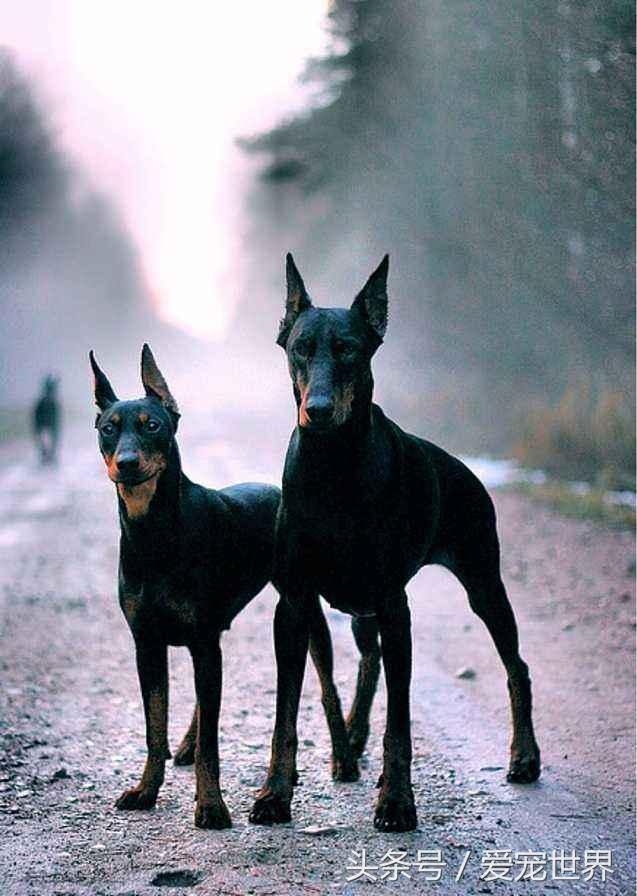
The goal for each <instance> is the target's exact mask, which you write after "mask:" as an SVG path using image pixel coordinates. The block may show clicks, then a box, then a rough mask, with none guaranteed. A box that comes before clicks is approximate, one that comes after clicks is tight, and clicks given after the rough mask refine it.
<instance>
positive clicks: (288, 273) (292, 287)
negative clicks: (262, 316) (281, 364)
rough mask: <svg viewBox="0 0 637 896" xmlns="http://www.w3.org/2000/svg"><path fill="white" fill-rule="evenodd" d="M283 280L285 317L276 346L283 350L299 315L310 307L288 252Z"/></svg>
mask: <svg viewBox="0 0 637 896" xmlns="http://www.w3.org/2000/svg"><path fill="white" fill-rule="evenodd" d="M285 278H286V281H287V288H288V295H287V299H286V302H285V317H284V318H283V320H282V321H281V324H280V326H279V335H278V336H277V340H276V341H277V345H280V346H281V347H282V348H285V344H286V342H287V341H288V336H289V335H290V330H291V329H292V327H293V326H294V322H295V321H296V319H297V317H298V316H299V314H301V312H302V311H307V309H308V308H311V307H312V301H311V299H310V297H309V295H308V294H307V290H306V288H305V283H303V278H302V277H301V275H300V274H299V272H298V270H297V267H296V265H295V264H294V259H293V258H292V255H291V254H290V253H289V252H288V254H287V256H286V259H285Z"/></svg>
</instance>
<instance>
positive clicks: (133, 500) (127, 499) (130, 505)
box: [117, 476, 158, 520]
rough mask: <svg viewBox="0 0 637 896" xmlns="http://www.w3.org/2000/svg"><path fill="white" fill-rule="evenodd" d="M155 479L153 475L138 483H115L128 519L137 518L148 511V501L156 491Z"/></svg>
mask: <svg viewBox="0 0 637 896" xmlns="http://www.w3.org/2000/svg"><path fill="white" fill-rule="evenodd" d="M157 479H158V477H157V476H153V478H152V479H147V480H146V482H142V483H141V484H140V485H124V483H123V482H118V483H117V491H118V492H119V496H120V498H121V499H122V501H123V502H124V505H125V506H126V513H127V514H128V518H129V519H130V520H138V519H140V518H141V517H143V516H146V514H147V513H148V509H149V507H150V502H151V501H152V500H153V498H154V497H155V492H156V491H157Z"/></svg>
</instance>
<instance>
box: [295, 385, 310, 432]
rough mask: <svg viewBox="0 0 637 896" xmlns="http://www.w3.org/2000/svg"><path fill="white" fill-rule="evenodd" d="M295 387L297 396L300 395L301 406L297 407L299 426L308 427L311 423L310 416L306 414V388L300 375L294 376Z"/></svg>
mask: <svg viewBox="0 0 637 896" xmlns="http://www.w3.org/2000/svg"><path fill="white" fill-rule="evenodd" d="M296 385H297V388H298V390H299V394H300V395H301V404H300V406H299V426H309V424H310V423H311V422H312V421H311V420H310V416H309V414H308V412H307V399H308V387H307V383H304V382H303V379H302V377H301V374H300V373H297V375H296Z"/></svg>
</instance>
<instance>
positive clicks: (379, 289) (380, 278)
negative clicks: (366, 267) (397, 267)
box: [352, 255, 389, 342]
mask: <svg viewBox="0 0 637 896" xmlns="http://www.w3.org/2000/svg"><path fill="white" fill-rule="evenodd" d="M388 270H389V255H385V257H384V258H383V260H382V261H381V263H380V264H379V265H378V267H377V268H376V270H375V271H374V273H373V274H372V275H371V277H370V278H369V280H368V281H367V283H366V284H365V286H364V287H363V288H362V289H361V291H360V292H359V294H358V295H357V296H356V298H355V299H354V302H353V303H352V308H356V309H357V310H358V311H359V313H360V314H361V316H362V317H363V318H364V319H365V320H366V321H367V323H368V324H369V326H370V327H371V328H372V330H373V331H374V333H375V334H376V336H377V337H378V339H379V342H382V341H383V338H384V336H385V331H386V330H387V316H388V299H387V271H388Z"/></svg>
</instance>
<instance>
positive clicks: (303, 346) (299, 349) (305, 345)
mask: <svg viewBox="0 0 637 896" xmlns="http://www.w3.org/2000/svg"><path fill="white" fill-rule="evenodd" d="M294 351H295V352H296V354H297V355H298V356H299V358H309V356H310V353H311V351H312V348H311V346H310V343H309V342H295V343H294Z"/></svg>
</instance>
